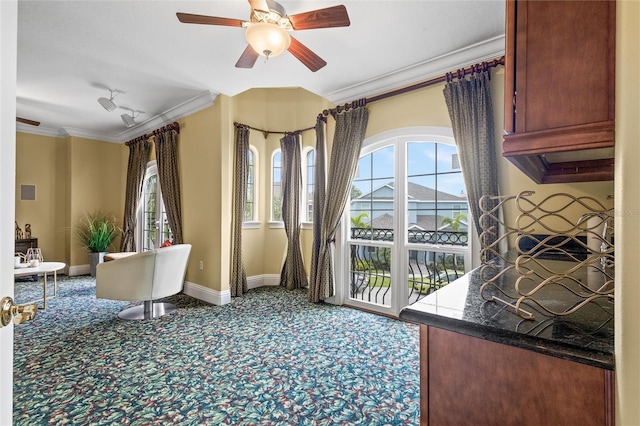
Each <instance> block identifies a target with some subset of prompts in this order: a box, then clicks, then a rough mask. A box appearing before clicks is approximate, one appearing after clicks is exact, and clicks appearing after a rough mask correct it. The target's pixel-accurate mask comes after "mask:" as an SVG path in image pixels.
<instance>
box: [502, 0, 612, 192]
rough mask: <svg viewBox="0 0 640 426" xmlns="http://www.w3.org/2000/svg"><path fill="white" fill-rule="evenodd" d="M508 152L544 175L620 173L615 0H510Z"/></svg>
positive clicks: (606, 176)
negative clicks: (615, 165)
mask: <svg viewBox="0 0 640 426" xmlns="http://www.w3.org/2000/svg"><path fill="white" fill-rule="evenodd" d="M506 38H507V43H506V50H507V52H506V61H505V70H506V72H505V131H506V135H505V137H504V143H503V147H502V148H503V155H504V157H506V158H507V159H509V160H510V161H511V162H512V163H514V164H515V165H516V166H517V167H518V168H520V169H521V170H522V171H523V172H524V173H525V174H527V175H528V176H529V177H530V178H531V179H533V180H534V181H535V182H537V183H560V182H579V181H592V180H612V179H613V155H614V150H613V147H614V144H615V137H614V128H615V123H614V118H615V111H614V107H615V97H614V95H615V1H613V0H611V1H607V0H604V1H526V0H521V1H515V0H508V1H507V27H506Z"/></svg>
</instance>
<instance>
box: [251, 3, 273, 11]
mask: <svg viewBox="0 0 640 426" xmlns="http://www.w3.org/2000/svg"><path fill="white" fill-rule="evenodd" d="M249 4H251V9H256V10H262V11H263V12H268V11H269V5H267V0H249Z"/></svg>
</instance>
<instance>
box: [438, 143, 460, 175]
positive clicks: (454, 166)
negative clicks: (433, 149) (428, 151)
mask: <svg viewBox="0 0 640 426" xmlns="http://www.w3.org/2000/svg"><path fill="white" fill-rule="evenodd" d="M437 145H438V173H445V172H452V171H456V172H460V164H459V162H458V151H457V150H456V147H455V146H453V145H445V144H437Z"/></svg>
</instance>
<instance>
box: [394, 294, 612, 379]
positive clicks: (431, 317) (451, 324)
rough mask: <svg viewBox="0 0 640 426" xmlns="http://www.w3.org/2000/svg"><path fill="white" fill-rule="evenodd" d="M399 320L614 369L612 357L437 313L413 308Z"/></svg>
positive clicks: (408, 309) (404, 312)
mask: <svg viewBox="0 0 640 426" xmlns="http://www.w3.org/2000/svg"><path fill="white" fill-rule="evenodd" d="M399 316H400V318H402V319H405V320H408V321H412V322H415V323H419V324H425V325H428V326H433V327H437V328H441V329H444V330H448V331H453V332H456V333H460V334H464V335H467V336H472V337H477V338H480V339H483V340H488V341H491V342H495V343H501V344H504V345H509V346H515V347H518V348H521V349H527V350H531V351H534V352H538V353H541V354H544V355H550V356H554V357H556V358H562V359H566V360H569V361H575V362H579V363H581V364H586V365H591V366H593V367H598V368H603V369H605V370H614V369H615V361H614V356H613V354H609V353H605V352H600V351H595V350H589V349H584V348H578V347H575V346H571V345H566V344H560V343H554V342H551V341H549V340H547V339H542V338H539V337H536V336H530V335H523V334H520V333H516V332H512V331H508V330H503V329H498V328H494V327H489V326H486V325H481V324H476V323H472V322H468V321H464V320H461V319H455V318H448V317H444V316H440V315H437V314H431V313H427V312H423V311H418V310H414V309H411V306H408V307H406V308H404V309H403V310H402V311H400V315H399Z"/></svg>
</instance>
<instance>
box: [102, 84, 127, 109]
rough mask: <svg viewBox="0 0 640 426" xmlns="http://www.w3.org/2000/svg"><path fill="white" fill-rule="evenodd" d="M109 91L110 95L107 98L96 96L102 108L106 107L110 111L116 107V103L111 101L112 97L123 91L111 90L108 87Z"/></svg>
mask: <svg viewBox="0 0 640 426" xmlns="http://www.w3.org/2000/svg"><path fill="white" fill-rule="evenodd" d="M109 92H111V95H110V96H109V99H107V98H98V103H99V104H100V105H102V107H103V108H104V109H106V110H107V111H109V112H111V111H113V110H114V109H116V107H117V105H116V104H115V103H113V98H115V97H116V96H118V95H119V94H120V93H123V92H121V91H119V90H111V89H109Z"/></svg>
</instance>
